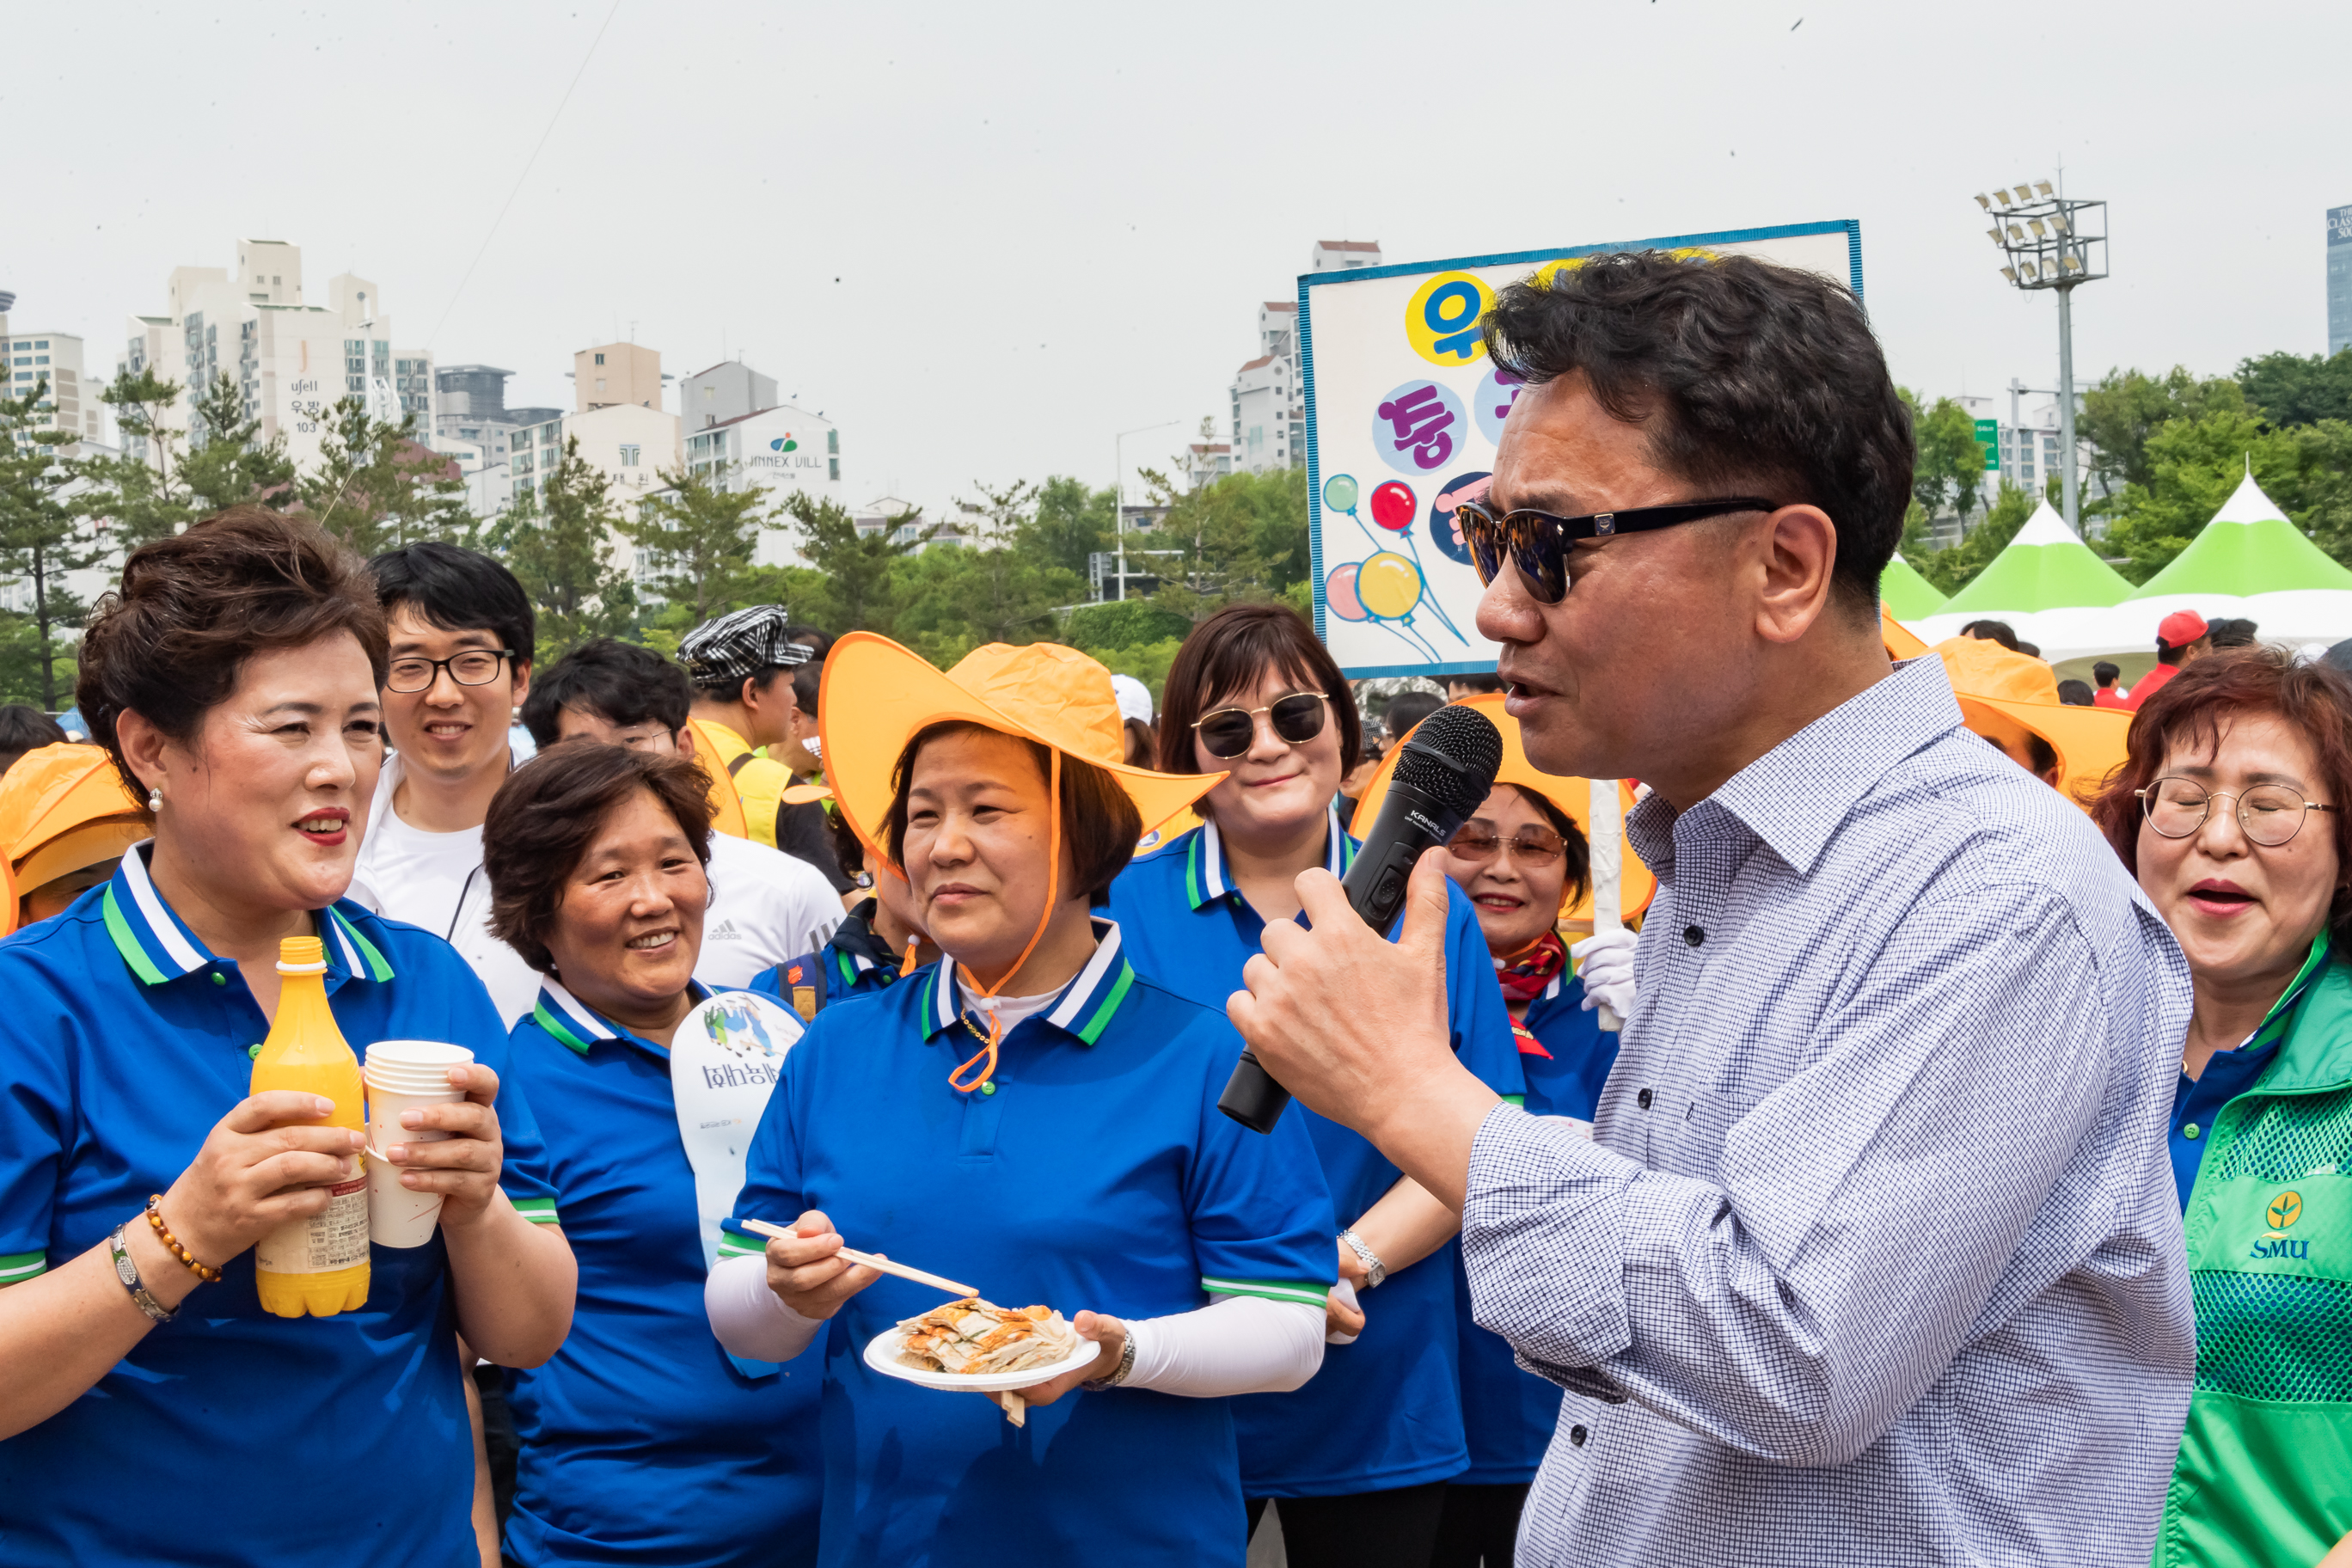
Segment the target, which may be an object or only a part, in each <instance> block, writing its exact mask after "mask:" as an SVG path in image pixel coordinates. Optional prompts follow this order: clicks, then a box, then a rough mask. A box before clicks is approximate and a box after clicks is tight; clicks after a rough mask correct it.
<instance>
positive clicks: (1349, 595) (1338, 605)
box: [1323, 561, 1364, 621]
mask: <svg viewBox="0 0 2352 1568" xmlns="http://www.w3.org/2000/svg"><path fill="white" fill-rule="evenodd" d="M1356 571H1357V563H1355V562H1353V561H1350V562H1349V563H1347V564H1346V565H1345V566H1334V567H1332V568H1331V575H1329V576H1328V577H1326V578H1324V579H1323V605H1324V607H1325V608H1326V609H1328V610H1329V611H1330V612H1331V613H1332V614H1333V615H1335V616H1339V618H1340V619H1341V620H1343V621H1360V620H1362V619H1363V618H1364V602H1363V601H1362V600H1361V599H1359V598H1358V597H1356Z"/></svg>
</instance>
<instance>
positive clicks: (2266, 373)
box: [2238, 348, 2352, 426]
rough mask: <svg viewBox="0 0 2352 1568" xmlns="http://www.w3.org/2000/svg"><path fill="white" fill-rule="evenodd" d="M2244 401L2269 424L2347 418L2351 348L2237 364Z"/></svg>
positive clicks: (2351, 400)
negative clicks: (2334, 353) (2330, 355)
mask: <svg viewBox="0 0 2352 1568" xmlns="http://www.w3.org/2000/svg"><path fill="white" fill-rule="evenodd" d="M2238 384H2239V385H2240V386H2242V387H2243V388H2244V389H2245V394H2246V402H2247V403H2248V404H2249V405H2251V406H2252V408H2253V410H2254V411H2255V412H2256V413H2258V414H2260V415H2261V416H2263V418H2264V419H2267V420H2269V421H2270V422H2271V423H2272V424H2273V425H2279V426H2286V425H2316V424H2318V423H2319V422H2320V421H2321V420H2323V419H2343V420H2352V348H2347V349H2344V350H2341V351H2339V352H2338V353H2336V356H2335V357H2334V358H2333V359H2330V358H2327V357H2325V356H2323V355H2320V354H2312V355H2310V356H2308V357H2305V356H2304V355H2302V354H2291V353H2267V354H2264V355H2263V356H2262V357H2261V358H2259V359H2247V360H2242V361H2240V362H2239V363H2238Z"/></svg>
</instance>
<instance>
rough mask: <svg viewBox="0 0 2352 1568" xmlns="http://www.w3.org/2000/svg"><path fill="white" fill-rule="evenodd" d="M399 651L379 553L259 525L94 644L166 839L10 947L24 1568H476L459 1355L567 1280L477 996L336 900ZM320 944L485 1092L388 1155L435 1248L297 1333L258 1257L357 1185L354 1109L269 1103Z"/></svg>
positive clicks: (7, 1418)
mask: <svg viewBox="0 0 2352 1568" xmlns="http://www.w3.org/2000/svg"><path fill="white" fill-rule="evenodd" d="M384 658H385V634H384V624H383V612H382V611H381V610H380V609H379V608H378V607H377V605H376V597H375V591H374V587H373V584H372V583H371V582H370V581H369V579H368V578H367V577H366V575H365V574H364V573H363V571H362V567H361V566H360V563H359V562H358V561H357V560H356V559H354V558H353V557H352V556H351V555H350V554H349V553H348V552H345V551H344V550H343V549H342V548H341V546H340V545H339V544H337V543H336V542H334V541H332V540H331V539H330V538H329V537H328V536H327V535H326V534H324V533H322V532H320V531H319V530H317V529H316V528H314V527H312V526H310V524H308V523H304V522H299V521H293V520H290V519H288V518H286V517H283V516H281V515H279V514H277V513H274V512H268V511H264V510H260V509H258V508H250V509H247V508H239V509H235V510H230V511H228V512H225V513H222V514H220V515H218V516H215V517H213V518H210V519H207V520H205V521H202V522H199V523H197V524H196V525H194V527H192V528H190V529H189V530H188V531H186V532H184V533H183V534H180V535H178V536H176V537H173V538H170V539H165V540H162V541H160V542H155V543H152V544H149V545H146V546H143V547H142V548H141V549H139V550H137V551H135V552H132V554H131V558H130V560H129V561H128V562H126V563H125V564H124V566H123V572H122V586H121V594H120V596H119V597H117V598H115V599H113V600H112V601H110V603H108V604H107V605H105V606H104V607H103V608H102V609H101V610H100V614H99V616H98V617H97V619H96V620H95V621H94V622H93V623H92V624H91V626H90V627H89V631H88V632H87V633H86V635H85V637H84V639H83V642H82V645H81V649H80V671H79V682H78V684H79V690H78V695H79V699H80V702H81V708H82V711H83V712H84V713H86V714H88V715H89V721H90V725H91V731H92V734H93V737H94V739H95V740H96V741H97V742H98V743H99V744H100V745H102V746H104V747H105V748H106V749H107V750H108V751H109V752H110V753H112V755H113V758H114V761H115V763H116V765H117V766H118V768H119V769H120V770H121V773H122V776H123V780H124V783H125V784H126V786H127V787H128V789H129V790H130V792H131V797H132V800H133V801H134V802H137V803H143V805H144V806H145V808H146V809H147V810H148V811H149V812H150V813H152V816H153V818H154V837H153V838H152V840H151V841H149V842H148V843H145V844H142V845H140V846H138V847H134V848H132V849H131V851H130V852H129V853H127V854H126V855H124V856H123V858H122V860H121V865H120V866H119V867H118V868H116V871H115V873H114V875H113V877H112V878H111V879H109V880H108V881H107V883H105V884H104V885H103V886H101V887H96V888H92V889H90V890H89V892H87V893H85V894H84V895H82V896H81V897H80V898H79V899H78V900H75V901H74V903H73V904H72V905H71V906H70V907H69V908H68V909H67V910H65V912H64V913H62V914H59V915H58V916H56V917H54V918H52V919H49V920H46V921H40V922H39V923H37V924H36V925H33V926H31V927H29V928H27V929H26V930H25V931H19V932H17V933H16V934H15V935H14V936H12V937H10V938H9V939H8V940H7V941H6V942H0V995H5V997H6V998H7V1005H6V1007H5V1010H0V1082H5V1084H6V1085H7V1092H6V1093H5V1095H0V1279H7V1280H12V1281H14V1283H12V1284H11V1285H10V1287H9V1288H8V1289H5V1290H0V1434H5V1435H6V1436H5V1440H0V1558H5V1560H6V1561H7V1562H8V1563H11V1564H31V1563H40V1564H47V1563H189V1562H245V1563H272V1564H280V1563H285V1564H317V1565H320V1568H327V1565H329V1564H332V1565H334V1568H343V1565H345V1564H348V1563H353V1562H358V1561H368V1562H401V1563H458V1562H471V1561H475V1560H476V1559H477V1554H478V1547H477V1543H476V1541H475V1537H474V1531H473V1526H472V1522H471V1518H470V1513H471V1505H472V1500H473V1493H474V1465H473V1447H472V1443H471V1440H470V1436H469V1433H468V1423H467V1415H466V1401H465V1395H464V1387H465V1383H464V1377H465V1373H464V1372H463V1371H462V1370H461V1368H460V1366H459V1363H458V1352H457V1334H459V1333H462V1334H463V1335H464V1336H465V1340H466V1342H467V1344H468V1345H470V1346H471V1347H472V1348H473V1349H474V1350H475V1351H476V1352H478V1353H480V1354H481V1355H484V1356H487V1357H488V1358H490V1359H492V1360H494V1361H498V1362H501V1363H506V1364H509V1365H530V1364H533V1363H538V1362H541V1361H543V1360H545V1359H546V1358H547V1357H548V1356H549V1355H551V1353H553V1352H554V1350H555V1347H556V1345H557V1344H558V1343H559V1342H561V1341H562V1338H563V1333H564V1330H565V1327H566V1325H567V1324H568V1322H569V1321H570V1318H571V1312H572V1257H571V1253H570V1251H569V1250H568V1248H567V1247H565V1245H564V1242H563V1238H562V1233H561V1232H560V1231H558V1230H556V1229H555V1228H554V1226H553V1221H554V1219H555V1204H554V1194H553V1191H552V1189H551V1187H550V1186H549V1185H548V1184H547V1182H546V1181H545V1179H544V1167H543V1164H542V1163H541V1160H540V1158H539V1150H538V1143H537V1134H536V1130H535V1127H534V1125H533V1123H532V1121H531V1120H530V1112H529V1109H528V1107H527V1106H526V1104H525V1103H524V1102H523V1100H521V1098H520V1095H518V1094H516V1093H513V1092H511V1090H510V1089H505V1090H502V1085H501V1079H502V1078H503V1077H504V1075H505V1069H506V1066H507V1042H506V1031H505V1029H504V1028H503V1026H501V1025H500V1024H499V1017H498V1014H497V1012H496V1010H495V1009H494V1008H493V1007H492V1006H491V1005H490V1000H489V996H488V993H486V992H485V991H484V990H483V989H482V984H481V982H480V981H478V980H477V979H476V978H475V977H474V973H473V971H472V970H471V969H469V968H468V967H467V964H466V963H465V961H464V960H462V959H460V958H459V957H458V956H457V953H456V952H453V951H452V950H451V949H450V947H449V946H448V944H447V943H446V942H443V941H441V939H440V938H438V937H436V936H432V935H429V934H427V933H425V932H424V931H417V930H416V929H415V928H414V927H411V926H406V925H402V924H400V923H398V922H397V921H384V920H379V919H377V918H376V917H375V916H373V915H371V914H369V913H368V912H367V911H366V910H362V909H361V908H360V907H359V906H358V905H356V904H353V903H351V902H349V901H348V900H344V899H343V898H342V896H341V895H342V892H343V889H344V888H345V887H346V886H347V885H348V884H349V883H350V880H351V876H352V861H353V858H354V855H355V852H356V850H357V847H358V844H359V839H360V837H361V834H362V830H363V829H364V827H365V826H366V812H367V805H368V801H369V798H370V795H371V793H372V791H373V786H374V784H375V774H376V770H377V767H378V766H379V764H380V763H381V762H382V760H383V739H382V731H381V725H380V722H379V720H378V712H379V709H378V702H377V682H378V680H379V679H381V677H382V675H383V668H384ZM302 935H316V936H318V937H319V938H320V940H321V941H322V942H323V943H324V945H325V950H326V958H327V975H326V985H327V991H328V994H329V997H330V999H331V1006H332V1008H333V1011H334V1014H335V1017H336V1020H337V1022H338V1024H339V1025H340V1026H341V1029H342V1032H343V1034H344V1036H345V1037H346V1038H348V1039H349V1040H350V1041H351V1043H352V1046H353V1047H354V1048H356V1049H359V1050H362V1051H363V1050H364V1049H365V1048H366V1047H367V1046H368V1044H369V1043H371V1042H373V1041H376V1040H382V1039H387V1038H423V1039H432V1040H443V1041H449V1042H453V1043H456V1044H459V1045H464V1046H466V1047H469V1048H471V1049H472V1051H473V1053H474V1063H475V1065H473V1066H472V1067H470V1068H465V1069H460V1070H462V1071H463V1073H464V1075H465V1077H464V1079H463V1082H464V1087H465V1088H466V1089H467V1099H466V1100H465V1101H463V1102H462V1103H459V1104H455V1105H448V1106H440V1107H435V1108H432V1109H430V1110H423V1111H419V1112H414V1113H412V1114H414V1115H416V1116H417V1117H418V1121H416V1122H414V1123H412V1124H411V1125H414V1126H417V1127H421V1128H425V1129H437V1130H439V1131H446V1132H447V1133H449V1134H450V1135H451V1136H450V1137H448V1138H447V1139H446V1141H442V1142H424V1143H406V1144H399V1143H396V1144H394V1146H393V1147H392V1148H390V1149H387V1150H385V1151H383V1152H384V1153H385V1154H386V1155H387V1156H388V1157H389V1158H390V1160H391V1161H392V1162H393V1163H394V1164H396V1165H399V1166H402V1167H404V1172H403V1174H402V1177H401V1180H402V1183H403V1184H404V1185H408V1186H412V1187H415V1188H418V1189H420V1190H431V1191H437V1192H439V1193H441V1194H443V1204H442V1209H441V1218H440V1227H439V1229H438V1230H437V1231H436V1234H435V1236H434V1238H433V1239H432V1240H431V1241H430V1242H428V1243H427V1244H426V1245H425V1246H423V1247H413V1248H406V1249H396V1248H392V1247H375V1248H373V1250H372V1256H371V1258H370V1260H369V1261H370V1267H371V1277H370V1289H369V1293H368V1298H367V1301H366V1304H365V1305H364V1306H363V1307H362V1308H360V1309H359V1310H355V1311H347V1312H342V1313H340V1314H338V1315H335V1316H332V1317H327V1318H296V1319H283V1318H278V1317H274V1316H272V1315H270V1314H268V1313H267V1312H265V1311H263V1310H262V1308H261V1305H260V1302H259V1300H258V1299H257V1296H256V1293H255V1284H254V1268H253V1260H252V1254H251V1248H252V1247H253V1244H254V1243H255V1241H257V1239H258V1238H260V1237H262V1236H264V1235H265V1234H267V1233H268V1231H269V1230H270V1229H272V1228H273V1227H274V1226H277V1225H278V1224H280V1223H282V1222H284V1221H286V1220H289V1219H292V1218H297V1217H299V1216H302V1215H316V1214H319V1213H321V1212H323V1211H324V1209H325V1206H326V1203H327V1199H328V1195H329V1188H330V1186H331V1185H332V1184H337V1183H339V1182H342V1181H347V1180H349V1179H351V1177H352V1173H354V1172H355V1171H356V1170H357V1168H358V1161H357V1159H356V1158H355V1156H356V1155H357V1152H358V1143H359V1135H358V1134H356V1133H353V1132H350V1131H343V1130H341V1129H337V1128H331V1127H326V1126H323V1125H321V1118H322V1116H323V1114H324V1110H322V1109H321V1108H322V1107H325V1108H327V1109H331V1102H327V1101H321V1100H317V1099H315V1098H314V1097H311V1096H309V1095H299V1094H291V1093H276V1094H264V1095H255V1096H251V1097H249V1098H248V1096H247V1082H248V1079H249V1076H250V1073H251V1068H252V1061H251V1053H252V1052H253V1051H256V1050H258V1049H259V1048H260V1047H259V1042H260V1041H261V1040H262V1038H263V1037H265V1036H266V1034H267V1033H268V1028H269V1020H270V1016H271V1015H272V1014H273V1013H274V1012H275V1011H276V1008H277V1005H278V973H277V967H276V960H277V957H278V943H279V942H280V940H281V939H283V938H285V937H288V936H302ZM152 1194H160V1196H154V1195H152ZM142 1205H144V1213H143V1214H142ZM534 1220H538V1221H543V1222H546V1223H544V1224H534V1223H532V1222H533V1221H534Z"/></svg>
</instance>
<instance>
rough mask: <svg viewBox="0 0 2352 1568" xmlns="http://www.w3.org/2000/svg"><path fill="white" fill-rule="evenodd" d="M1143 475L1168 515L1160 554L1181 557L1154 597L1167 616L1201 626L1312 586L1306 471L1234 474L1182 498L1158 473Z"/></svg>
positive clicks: (1163, 571)
mask: <svg viewBox="0 0 2352 1568" xmlns="http://www.w3.org/2000/svg"><path fill="white" fill-rule="evenodd" d="M1139 473H1140V474H1141V476H1142V479H1143V482H1144V483H1145V485H1147V486H1148V487H1150V490H1151V493H1152V495H1153V497H1154V498H1155V499H1156V500H1160V501H1162V502H1164V503H1165V504H1166V505H1167V508H1168V510H1167V513H1166V515H1165V516H1163V517H1162V518H1161V519H1160V526H1159V528H1158V529H1157V530H1155V531H1154V532H1155V536H1156V541H1157V547H1158V548H1160V549H1162V550H1172V551H1174V552H1177V556H1176V559H1175V560H1173V561H1165V560H1163V561H1162V562H1161V563H1160V592H1159V593H1158V594H1157V595H1153V598H1154V602H1156V603H1157V604H1159V605H1160V607H1162V608H1163V609H1166V610H1169V611H1171V612H1173V613H1174V614H1176V615H1179V616H1183V617H1184V619H1185V620H1186V621H1187V622H1188V623H1189V624H1191V625H1192V626H1198V625H1200V624H1201V623H1202V621H1204V620H1207V619H1208V618H1209V617H1210V616H1213V615H1214V614H1216V613H1217V612H1218V611H1219V610H1221V609H1223V608H1224V607H1225V606H1226V605H1234V604H1244V603H1250V602H1254V601H1257V600H1264V599H1274V598H1280V597H1282V596H1283V595H1285V593H1286V590H1288V589H1289V588H1291V587H1292V586H1293V585H1294V584H1297V583H1302V582H1304V581H1305V580H1306V578H1307V571H1308V552H1307V473H1306V470H1305V469H1303V468H1276V469H1274V470H1273V471H1271V472H1268V473H1263V474H1253V473H1238V474H1228V475H1226V476H1225V477H1224V478H1223V479H1217V480H1215V481H1214V482H1213V483H1210V484H1205V485H1202V486H1201V487H1199V488H1198V489H1192V490H1183V491H1180V490H1179V489H1177V487H1176V486H1175V485H1174V484H1172V483H1171V481H1170V480H1169V479H1168V477H1167V476H1166V475H1164V474H1162V473H1160V471H1159V470H1157V469H1155V468H1144V469H1140V470H1139Z"/></svg>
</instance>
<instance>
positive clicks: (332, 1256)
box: [253, 1175, 368, 1274]
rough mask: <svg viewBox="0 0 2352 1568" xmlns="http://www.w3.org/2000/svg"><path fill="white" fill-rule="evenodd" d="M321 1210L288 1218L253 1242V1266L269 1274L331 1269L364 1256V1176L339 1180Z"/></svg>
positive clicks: (362, 1259) (349, 1264) (353, 1263)
mask: <svg viewBox="0 0 2352 1568" xmlns="http://www.w3.org/2000/svg"><path fill="white" fill-rule="evenodd" d="M328 1191H329V1193H330V1194H331V1196H330V1197H329V1198H328V1200H327V1207H326V1210H325V1212H324V1213H321V1214H318V1215H313V1216H311V1217H310V1218H309V1219H298V1220H289V1222H287V1223H286V1224H284V1225H281V1226H278V1228H277V1229H276V1230H273V1231H271V1232H270V1233H269V1234H268V1236H265V1237H262V1238H261V1240H260V1241H259V1242H258V1243H257V1244H256V1245H255V1247H254V1248H253V1266H254V1267H255V1268H258V1269H261V1270H263V1271H264V1272H266V1273H270V1274H331V1273H333V1272H334V1271H335V1270H337V1269H339V1268H358V1267H359V1266H360V1265H361V1264H362V1263H365V1262H366V1261H367V1260H368V1197H367V1177H366V1176H365V1175H361V1176H359V1177H356V1178H354V1179H353V1180H352V1181H348V1182H339V1183H337V1184H335V1185H334V1186H332V1187H331V1188H329V1189H328Z"/></svg>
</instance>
